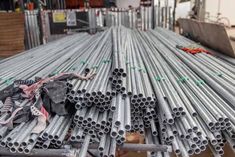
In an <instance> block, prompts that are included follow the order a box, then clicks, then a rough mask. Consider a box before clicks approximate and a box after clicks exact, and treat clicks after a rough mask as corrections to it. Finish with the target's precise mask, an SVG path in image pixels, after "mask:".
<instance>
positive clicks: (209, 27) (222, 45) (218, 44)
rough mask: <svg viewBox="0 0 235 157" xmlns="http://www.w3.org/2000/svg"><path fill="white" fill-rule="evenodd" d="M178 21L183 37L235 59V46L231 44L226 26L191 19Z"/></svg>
mask: <svg viewBox="0 0 235 157" xmlns="http://www.w3.org/2000/svg"><path fill="white" fill-rule="evenodd" d="M178 21H179V24H180V28H181V29H182V30H183V35H187V36H189V37H190V38H192V39H193V40H195V41H197V42H200V43H201V44H202V45H205V46H208V47H209V48H211V49H214V50H216V51H218V52H220V53H223V54H225V55H227V56H230V57H233V58H235V45H234V44H232V43H231V41H230V38H229V36H228V34H227V31H226V29H225V27H224V26H222V25H219V24H213V23H206V22H199V21H196V20H191V19H179V20H178Z"/></svg>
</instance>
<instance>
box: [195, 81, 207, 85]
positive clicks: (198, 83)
mask: <svg viewBox="0 0 235 157" xmlns="http://www.w3.org/2000/svg"><path fill="white" fill-rule="evenodd" d="M195 83H196V85H197V86H200V85H204V84H205V81H204V80H196V81H195Z"/></svg>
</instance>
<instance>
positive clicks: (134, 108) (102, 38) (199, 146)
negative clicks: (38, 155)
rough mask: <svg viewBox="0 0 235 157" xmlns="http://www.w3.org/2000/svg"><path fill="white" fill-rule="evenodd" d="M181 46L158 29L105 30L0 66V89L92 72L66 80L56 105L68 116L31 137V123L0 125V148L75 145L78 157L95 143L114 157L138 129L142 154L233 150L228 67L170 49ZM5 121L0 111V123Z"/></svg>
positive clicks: (231, 83) (233, 73) (22, 149)
mask: <svg viewBox="0 0 235 157" xmlns="http://www.w3.org/2000/svg"><path fill="white" fill-rule="evenodd" d="M189 44H190V45H191V44H192V42H191V41H189V40H187V39H185V38H183V37H180V36H179V35H176V34H173V33H171V32H169V31H166V30H164V29H160V28H159V29H156V30H150V31H148V32H141V31H136V30H130V29H126V28H124V27H112V28H110V29H108V30H106V31H104V32H103V33H99V34H96V35H93V36H89V35H87V34H79V35H73V36H69V37H66V38H64V39H61V40H59V41H55V42H53V43H49V44H47V45H44V46H41V47H38V48H35V49H32V50H30V51H28V52H26V53H22V54H20V55H18V56H15V57H12V58H10V59H6V60H3V61H1V62H0V65H1V67H2V68H1V69H0V75H1V77H2V80H1V81H0V89H1V90H3V89H4V88H6V87H8V86H9V85H10V84H12V82H14V80H15V79H17V80H19V79H33V78H34V77H35V76H39V77H42V78H45V77H48V76H51V75H57V74H60V73H67V72H70V73H71V72H72V73H76V74H81V75H82V76H92V75H94V74H95V77H94V79H88V80H79V79H77V78H76V79H75V78H73V79H71V80H68V81H67V82H66V84H67V89H66V91H67V95H66V98H65V100H63V101H62V102H60V103H62V104H69V105H74V107H75V109H76V111H75V113H74V115H66V116H58V115H55V116H50V117H49V124H48V125H47V126H46V128H45V130H43V131H42V132H40V133H37V134H35V133H33V129H34V126H36V125H37V119H36V118H34V119H31V120H30V121H28V122H24V123H21V124H19V125H16V126H14V128H13V129H12V130H9V129H8V126H6V125H2V126H1V128H0V130H1V131H0V133H1V145H2V146H4V147H7V148H9V149H10V151H11V152H16V151H18V152H24V153H30V151H31V150H32V149H33V148H40V149H41V148H42V149H51V148H61V147H64V145H65V144H71V145H72V146H74V145H75V143H77V142H79V143H82V146H81V149H80V150H79V151H78V152H77V153H78V155H79V156H80V157H85V156H86V153H87V150H88V148H89V146H90V145H92V144H94V143H95V144H97V145H98V146H97V147H96V148H97V150H98V152H99V154H100V155H101V156H115V153H116V151H115V150H116V146H117V145H120V147H121V145H123V143H125V142H126V134H127V133H128V132H139V133H140V134H142V135H143V136H145V142H146V144H147V145H146V146H143V148H146V149H148V151H149V152H148V155H149V156H155V155H157V156H163V157H166V156H169V154H168V152H155V151H156V149H153V146H158V147H159V148H160V145H159V144H161V145H172V147H173V150H174V151H175V153H176V154H177V155H180V154H181V155H182V156H188V155H192V154H199V153H201V152H202V151H204V150H205V149H206V146H207V145H209V147H210V148H211V150H212V151H213V153H214V154H215V155H217V156H218V155H221V154H223V149H222V148H223V146H224V144H225V142H226V141H228V143H229V145H230V146H231V147H233V148H234V147H235V141H234V137H235V119H234V116H233V115H235V110H234V106H235V103H234V101H235V100H234V76H235V71H234V65H231V64H230V63H228V62H226V61H224V60H221V59H219V58H216V57H215V56H212V55H211V54H206V53H197V54H195V55H192V54H187V53H186V52H184V51H182V50H181V49H178V48H177V46H176V45H182V46H185V47H187V46H188V45H189ZM23 58H27V60H23ZM203 61H204V62H203ZM205 61H207V62H205ZM208 63H210V64H212V65H214V66H213V67H212V66H210V65H209V64H208ZM199 68H200V69H201V70H199ZM218 73H219V75H218ZM215 80H216V81H215ZM19 82H21V81H18V83H19ZM0 96H1V95H0ZM9 99H10V98H9ZM9 99H6V102H5V103H8V104H9ZM11 99H12V101H14V103H15V104H19V105H18V106H20V107H22V106H32V105H34V104H32V102H31V101H29V100H28V99H25V100H24V101H23V102H21V101H19V100H17V99H16V98H11ZM16 102H17V103H16ZM4 106H6V104H0V107H1V108H3V107H4ZM8 106H10V105H8ZM9 108H10V107H9ZM5 109H6V107H5ZM7 116H8V113H7V112H5V111H4V112H3V113H2V115H1V117H0V119H1V120H5V119H6V117H7ZM21 134H23V135H21ZM133 147H135V148H136V149H139V150H143V148H140V146H136V145H135V146H133ZM141 147H142V145H141ZM158 150H162V149H158ZM164 151H167V150H164Z"/></svg>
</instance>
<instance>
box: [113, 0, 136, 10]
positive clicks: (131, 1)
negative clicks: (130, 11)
mask: <svg viewBox="0 0 235 157" xmlns="http://www.w3.org/2000/svg"><path fill="white" fill-rule="evenodd" d="M116 4H117V7H118V8H128V6H129V5H131V6H132V7H134V8H137V7H139V5H140V0H116Z"/></svg>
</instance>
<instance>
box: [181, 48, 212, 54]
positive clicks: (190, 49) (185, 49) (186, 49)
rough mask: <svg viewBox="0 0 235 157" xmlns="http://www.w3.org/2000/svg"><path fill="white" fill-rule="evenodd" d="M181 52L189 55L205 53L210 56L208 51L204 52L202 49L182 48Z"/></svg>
mask: <svg viewBox="0 0 235 157" xmlns="http://www.w3.org/2000/svg"><path fill="white" fill-rule="evenodd" d="M181 50H183V51H185V52H187V53H190V54H193V55H195V54H197V53H202V52H204V53H207V54H211V53H210V52H209V51H207V50H205V49H202V48H187V47H183V48H181Z"/></svg>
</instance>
